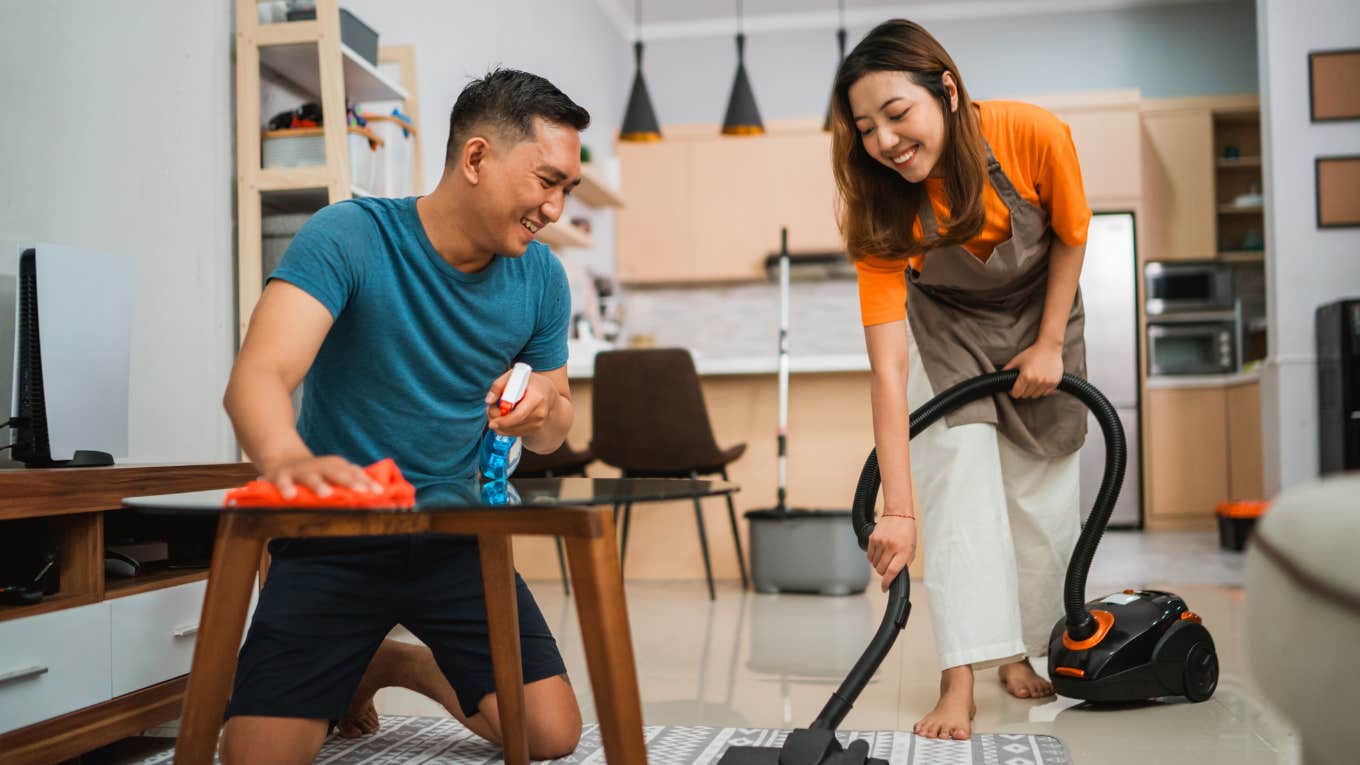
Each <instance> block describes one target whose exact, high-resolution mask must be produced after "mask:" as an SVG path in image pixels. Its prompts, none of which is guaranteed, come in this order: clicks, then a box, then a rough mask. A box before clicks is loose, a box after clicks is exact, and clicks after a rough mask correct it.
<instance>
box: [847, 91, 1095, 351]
mask: <svg viewBox="0 0 1360 765" xmlns="http://www.w3.org/2000/svg"><path fill="white" fill-rule="evenodd" d="M977 106H978V112H979V116H980V119H981V120H982V135H983V137H985V138H986V139H987V143H989V144H990V145H991V147H992V153H993V154H995V155H996V160H997V162H1000V163H1001V170H1002V171H1003V172H1005V173H1006V177H1007V178H1009V179H1010V181H1011V184H1012V185H1014V186H1015V190H1016V191H1017V192H1018V193H1019V194H1020V196H1021V197H1022V198H1023V199H1025V201H1027V202H1029V203H1031V204H1035V205H1038V206H1039V207H1042V208H1043V209H1044V210H1046V211H1048V214H1049V227H1050V228H1052V229H1053V233H1054V234H1055V235H1056V236H1057V237H1058V238H1059V239H1061V240H1062V242H1063V243H1064V244H1067V245H1069V246H1076V245H1080V244H1085V242H1086V226H1087V224H1088V223H1090V221H1091V208H1090V207H1089V206H1088V205H1087V204H1086V190H1085V189H1084V188H1083V187H1082V183H1081V167H1080V166H1079V165H1078V164H1077V149H1076V147H1075V146H1074V145H1073V144H1072V133H1071V131H1070V130H1069V129H1068V127H1067V123H1065V122H1063V121H1062V120H1060V119H1058V118H1057V117H1055V116H1054V115H1053V114H1051V113H1050V112H1048V111H1046V110H1044V109H1042V108H1040V107H1038V106H1034V105H1032V104H1025V103H1020V102H1018V101H979V102H977ZM925 184H926V192H927V193H928V194H929V195H930V204H931V207H932V208H933V209H934V210H935V219H936V220H944V219H945V218H946V217H948V214H949V207H948V206H947V200H946V199H945V196H944V179H943V178H927V179H926V181H925ZM982 206H983V212H984V214H985V216H986V222H985V223H983V226H982V230H981V231H979V232H978V234H977V236H975V237H973V238H972V239H969V240H968V241H967V242H965V243H964V245H963V246H964V248H965V249H967V250H968V251H969V252H971V253H973V255H974V256H976V257H977V258H978V259H979V260H984V261H985V260H986V259H987V258H988V257H989V256H990V255H991V254H992V250H994V249H996V246H997V245H998V244H1001V243H1002V242H1004V241H1006V240H1007V239H1009V238H1010V235H1011V217H1010V211H1009V210H1007V209H1006V203H1005V202H1003V201H1002V200H1001V196H1000V195H999V194H997V193H996V189H994V188H992V184H991V182H990V181H988V183H987V184H986V186H985V188H984V190H983V195H982ZM916 230H917V234H918V235H919V234H920V230H921V223H920V221H919V220H918V221H917V222H916ZM925 257H926V255H916V256H913V257H911V258H883V257H877V256H872V255H871V256H867V257H865V258H862V259H860V260H857V261H855V270H856V272H857V273H858V277H859V307H860V317H861V318H862V320H863V322H864V326H866V327H867V326H870V325H872V324H886V323H888V322H894V321H902V320H903V319H905V318H906V317H907V282H906V268H907V266H908V265H910V266H911V267H912V268H914V269H916V270H918V271H919V270H920V269H921V263H922V262H923V261H924V258H925Z"/></svg>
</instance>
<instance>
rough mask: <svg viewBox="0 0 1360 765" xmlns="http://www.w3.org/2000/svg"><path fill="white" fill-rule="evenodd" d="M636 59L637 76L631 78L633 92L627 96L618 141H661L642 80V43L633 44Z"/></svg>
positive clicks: (650, 100)
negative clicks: (625, 109)
mask: <svg viewBox="0 0 1360 765" xmlns="http://www.w3.org/2000/svg"><path fill="white" fill-rule="evenodd" d="M633 55H634V57H635V58H636V59H637V74H635V75H634V76H633V92H632V93H631V94H630V95H629V96H628V110H627V111H625V112H624V114H623V128H622V129H621V130H619V140H620V141H630V142H637V143H642V142H647V141H660V140H661V125H660V124H658V123H657V121H656V111H655V110H654V109H652V97H651V96H649V95H648V94H647V82H646V81H645V80H643V79H642V41H641V40H639V41H637V42H635V43H633Z"/></svg>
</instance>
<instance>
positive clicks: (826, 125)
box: [822, 0, 845, 133]
mask: <svg viewBox="0 0 1360 765" xmlns="http://www.w3.org/2000/svg"><path fill="white" fill-rule="evenodd" d="M840 22H841V24H840V26H838V27H836V48H837V50H839V51H840V55H839V57H838V58H837V59H836V69H837V70H838V71H839V70H840V67H841V62H843V61H845V0H840ZM835 80H836V77H835V75H834V74H833V75H832V77H831V89H832V92H831V99H832V100H835V98H836V92H835V88H836V82H835ZM822 130H824V131H825V132H828V133H830V132H831V101H827V104H826V119H824V120H822Z"/></svg>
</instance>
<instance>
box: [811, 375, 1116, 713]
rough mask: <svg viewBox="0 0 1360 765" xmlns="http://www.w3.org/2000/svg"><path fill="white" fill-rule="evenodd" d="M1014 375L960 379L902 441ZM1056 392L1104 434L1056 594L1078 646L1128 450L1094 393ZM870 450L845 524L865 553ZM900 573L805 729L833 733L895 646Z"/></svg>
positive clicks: (902, 597)
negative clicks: (1097, 470) (1092, 491)
mask: <svg viewBox="0 0 1360 765" xmlns="http://www.w3.org/2000/svg"><path fill="white" fill-rule="evenodd" d="M1019 376H1020V373H1019V372H1018V371H1016V370H1010V371H1005V372H991V373H988V374H984V375H980V376H978V377H975V378H973V379H971V380H964V381H963V382H961V383H959V384H958V385H955V386H954V387H952V388H950V389H949V390H946V391H945V392H943V393H941V394H939V395H938V396H936V397H935V398H932V399H931V400H930V401H927V402H926V403H925V404H924V405H923V406H921V407H920V408H919V409H917V410H916V411H915V412H912V413H911V425H910V437H911V438H915V437H916V436H917V435H919V434H920V433H921V432H922V431H924V430H925V429H926V428H928V427H930V426H931V425H932V424H933V423H934V422H935V421H936V420H939V419H940V418H941V417H943V416H945V415H946V414H948V413H949V412H952V411H954V410H955V409H958V408H959V407H961V406H963V405H964V404H967V403H969V402H971V401H974V400H977V399H980V398H982V397H984V396H995V395H998V394H1004V393H1006V392H1008V391H1009V390H1010V389H1011V388H1012V387H1013V386H1014V385H1015V380H1016V378H1017V377H1019ZM1058 390H1060V391H1063V392H1064V393H1067V394H1070V395H1072V396H1075V397H1076V398H1077V399H1078V400H1080V401H1081V402H1082V403H1083V404H1085V405H1086V407H1087V408H1088V409H1090V410H1091V412H1092V413H1094V414H1095V417H1096V422H1098V423H1099V424H1100V430H1101V432H1102V433H1104V435H1105V475H1104V477H1102V478H1101V481H1100V491H1099V492H1098V493H1097V494H1096V501H1095V506H1094V507H1093V508H1092V509H1091V514H1090V516H1088V517H1087V519H1086V523H1085V524H1084V525H1083V526H1082V529H1081V536H1080V537H1079V538H1078V539H1077V546H1076V549H1075V550H1073V552H1072V558H1071V560H1070V562H1069V563H1068V564H1067V579H1066V583H1065V584H1064V588H1063V605H1064V608H1065V609H1066V612H1067V634H1069V635H1071V636H1072V638H1073V639H1075V640H1084V639H1086V638H1088V637H1090V636H1091V635H1093V634H1095V631H1096V629H1097V626H1098V625H1097V624H1096V620H1095V618H1094V617H1092V616H1091V614H1090V612H1089V611H1087V610H1086V575H1087V573H1088V572H1089V570H1090V568H1091V561H1092V559H1093V558H1094V557H1095V554H1096V546H1097V545H1099V544H1100V537H1101V535H1102V534H1104V533H1105V525H1106V524H1107V523H1108V522H1109V520H1110V513H1111V512H1113V510H1114V503H1115V500H1117V499H1118V498H1119V488H1120V486H1121V485H1122V484H1123V482H1124V466H1125V464H1126V463H1127V462H1128V450H1127V446H1126V445H1125V442H1124V426H1123V425H1122V424H1121V423H1120V421H1119V415H1118V414H1117V413H1116V412H1115V410H1114V407H1113V406H1111V405H1110V402H1109V401H1108V400H1107V399H1106V398H1105V396H1104V394H1102V393H1101V392H1100V391H1099V390H1097V389H1096V388H1095V386H1093V385H1091V384H1090V383H1088V382H1087V381H1085V380H1083V379H1081V378H1080V377H1073V376H1072V375H1068V374H1065V375H1063V376H1062V380H1061V381H1060V382H1059V383H1058ZM879 483H880V481H879V473H878V451H877V450H871V451H870V452H869V457H868V459H866V460H865V461H864V469H863V470H862V471H860V476H859V485H858V486H857V487H856V488H855V501H854V504H853V505H852V506H851V510H850V516H851V523H853V524H854V528H855V535H856V536H857V537H858V538H859V546H860V547H862V548H868V546H869V536H870V535H871V534H873V533H874V526H875V523H874V505H875V503H876V502H877V500H878V487H879ZM906 574H907V572H906V570H905V569H904V570H903V571H902V573H900V574H898V576H897V578H896V579H894V580H893V583H892V586H891V587H890V588H889V596H888V612H887V613H886V614H884V617H883V622H882V624H881V625H880V626H879V628H878V632H877V633H876V634H875V635H874V638H873V640H872V641H871V642H870V644H869V647H868V649H866V650H865V652H864V655H863V656H861V657H860V659H859V661H858V662H856V663H855V666H854V668H853V669H851V670H850V674H849V675H847V676H846V678H845V681H844V682H842V683H841V686H840V688H839V689H837V691H836V692H835V693H834V694H832V696H831V700H830V701H828V702H827V704H826V706H825V707H824V708H823V709H822V712H821V714H819V715H818V716H817V720H816V721H815V722H813V724H812V727H813V728H830V729H835V728H836V727H837V726H839V725H840V723H841V721H842V720H843V719H845V715H846V714H848V713H849V711H850V707H851V703H852V702H853V701H854V699H855V698H856V697H858V696H859V693H860V691H862V690H864V686H865V685H866V684H868V682H869V678H871V677H872V676H873V674H874V672H875V671H876V670H877V669H878V665H879V664H880V663H881V662H882V661H883V658H884V657H885V656H887V654H888V649H889V648H891V647H892V644H893V641H894V640H896V639H897V632H899V631H901V629H902V628H903V627H905V626H906V623H907V615H908V614H909V613H910V612H911V602H910V597H909V596H910V586H911V585H910V578H909V577H908V576H907V575H906Z"/></svg>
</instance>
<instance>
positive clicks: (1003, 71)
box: [644, 0, 1257, 131]
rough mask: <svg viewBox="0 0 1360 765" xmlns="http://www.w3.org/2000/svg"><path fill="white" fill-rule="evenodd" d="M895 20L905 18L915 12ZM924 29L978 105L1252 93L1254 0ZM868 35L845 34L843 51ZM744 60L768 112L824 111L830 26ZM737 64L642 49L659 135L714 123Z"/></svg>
mask: <svg viewBox="0 0 1360 765" xmlns="http://www.w3.org/2000/svg"><path fill="white" fill-rule="evenodd" d="M897 15H901V16H905V17H907V18H911V7H910V6H909V5H904V7H903V8H902V9H901V11H900V12H899V13H898V14H897ZM884 18H885V19H886V18H889V15H888V14H885V15H884ZM922 24H923V25H924V26H925V27H926V28H927V29H929V30H930V32H931V34H933V35H935V37H936V38H937V39H939V40H940V42H941V44H943V45H944V46H945V48H946V49H947V50H948V51H949V53H950V55H951V56H952V57H953V58H954V62H955V63H956V64H957V65H958V66H959V70H960V71H961V72H962V74H963V78H964V82H965V83H966V85H967V87H968V90H969V93H970V94H971V95H972V96H973V97H975V98H983V99H985V98H1005V97H1015V96H1022V95H1026V94H1043V93H1056V92H1073V91H1091V90H1116V89H1128V88H1140V89H1141V90H1142V92H1143V95H1144V96H1145V97H1148V98H1163V97H1174V96H1193V95H1202V94H1209V93H1254V92H1256V89H1257V81H1256V77H1257V73H1256V13H1255V7H1254V6H1253V4H1252V2H1251V0H1231V1H1229V2H1205V3H1201V4H1190V5H1186V4H1180V5H1174V6H1151V7H1138V8H1122V9H1113V10H1104V11H1093V12H1089V13H1060V14H1059V13H1046V14H1033V15H1029V16H1023V17H1009V18H1007V17H997V18H976V19H935V20H929V19H927V20H923V21H922ZM870 28H872V24H868V25H863V26H852V27H850V28H849V29H848V46H849V47H854V44H855V42H856V41H858V40H859V39H860V38H862V37H863V36H864V35H865V34H866V33H867V32H868V31H869V29H870ZM734 30H735V25H734ZM746 55H747V58H746V63H747V67H748V71H749V73H750V76H751V81H752V85H753V87H754V88H755V94H756V101H757V103H758V105H759V106H760V110H761V114H762V116H763V117H765V118H766V119H779V118H788V117H806V116H811V115H821V114H823V113H824V111H825V109H826V99H827V97H828V95H829V92H830V88H831V77H832V75H833V73H834V70H835V67H836V37H835V32H834V30H832V29H825V30H790V31H779V32H755V33H751V34H748V37H747V42H746ZM735 69H736V44H735V42H734V41H733V37H732V35H731V34H728V35H724V36H718V37H701V38H671V39H667V38H665V37H663V38H661V39H657V40H654V41H652V42H648V43H647V44H646V59H645V62H644V70H645V72H646V77H647V84H648V87H649V89H650V90H651V94H652V99H653V101H654V103H655V105H656V110H657V117H658V119H660V120H661V123H662V129H663V131H664V129H665V125H666V124H667V123H671V124H685V123H696V122H697V123H703V122H721V121H722V116H723V110H724V109H725V108H726V106H727V96H728V91H729V90H730V89H731V87H732V75H733V72H734V71H735Z"/></svg>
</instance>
